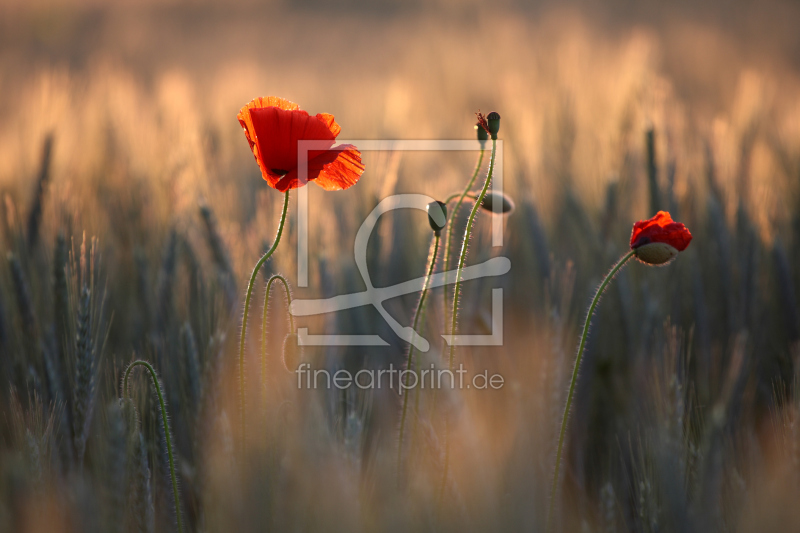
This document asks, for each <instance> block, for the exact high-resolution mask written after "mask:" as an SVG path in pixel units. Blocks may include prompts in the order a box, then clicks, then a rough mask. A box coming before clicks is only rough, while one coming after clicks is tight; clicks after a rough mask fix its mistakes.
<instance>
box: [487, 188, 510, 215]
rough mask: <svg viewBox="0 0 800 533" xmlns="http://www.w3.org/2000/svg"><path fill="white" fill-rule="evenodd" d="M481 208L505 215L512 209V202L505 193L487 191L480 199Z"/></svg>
mask: <svg viewBox="0 0 800 533" xmlns="http://www.w3.org/2000/svg"><path fill="white" fill-rule="evenodd" d="M481 209H484V210H486V211H489V212H490V213H494V214H496V215H507V214H509V213H511V212H512V211H513V210H514V202H513V201H512V200H511V198H509V197H508V196H506V195H505V194H502V193H499V192H488V193H486V196H484V197H483V200H482V201H481Z"/></svg>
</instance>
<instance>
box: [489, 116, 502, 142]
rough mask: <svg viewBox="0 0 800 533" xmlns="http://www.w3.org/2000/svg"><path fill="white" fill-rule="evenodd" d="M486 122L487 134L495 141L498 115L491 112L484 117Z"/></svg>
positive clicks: (498, 122)
mask: <svg viewBox="0 0 800 533" xmlns="http://www.w3.org/2000/svg"><path fill="white" fill-rule="evenodd" d="M486 122H487V123H488V125H489V133H490V134H491V135H492V139H497V132H498V131H500V113H498V112H497V111H492V112H491V113H489V114H488V115H487V116H486Z"/></svg>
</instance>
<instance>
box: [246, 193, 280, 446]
mask: <svg viewBox="0 0 800 533" xmlns="http://www.w3.org/2000/svg"><path fill="white" fill-rule="evenodd" d="M290 190H291V189H290ZM288 208H289V191H286V195H285V196H284V198H283V211H282V212H281V220H280V222H278V233H277V235H275V242H273V243H272V247H271V248H270V249H269V250H267V253H265V254H264V255H263V256H262V257H261V259H259V260H258V263H256V266H255V268H253V273H252V274H251V275H250V283H248V284H247V294H246V295H245V297H244V316H243V317H242V334H241V336H240V338H239V403H240V405H241V409H240V410H241V414H242V437H241V438H242V455H244V445H245V442H246V438H245V437H246V436H247V425H246V423H245V420H246V418H245V396H246V395H245V390H244V343H245V339H246V338H247V314H248V312H249V311H250V296H251V295H252V294H253V284H255V282H256V276H258V271H259V270H261V266H262V265H263V264H264V263H265V262H266V261H267V259H269V258H270V256H271V255H272V254H273V253H274V252H275V249H276V248H277V247H278V244H279V243H280V242H281V235H282V234H283V226H284V224H285V223H286V211H287V210H288Z"/></svg>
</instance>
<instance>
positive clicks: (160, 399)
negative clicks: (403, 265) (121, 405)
mask: <svg viewBox="0 0 800 533" xmlns="http://www.w3.org/2000/svg"><path fill="white" fill-rule="evenodd" d="M137 366H143V367H145V368H146V369H147V371H148V372H150V378H151V379H152V380H153V388H155V389H156V394H157V395H158V404H159V406H160V408H161V421H162V422H163V424H164V437H165V440H166V441H167V455H168V456H169V475H170V478H171V479H172V495H173V496H174V498H175V516H176V518H177V521H178V532H179V533H183V521H182V519H181V504H180V497H179V496H178V478H177V477H176V476H175V459H174V457H173V453H172V438H171V436H170V431H169V423H168V419H167V407H166V405H165V404H164V393H163V392H162V390H161V384H160V383H159V382H158V376H157V375H156V371H155V369H154V368H153V366H152V365H151V364H150V363H148V362H147V361H142V360H138V361H134V362H133V363H131V364H130V365H128V369H127V370H125V377H124V378H123V381H122V397H123V399H124V398H126V397H130V391H129V390H128V378H129V377H130V375H131V372H132V371H133V369H134V368H135V367H137Z"/></svg>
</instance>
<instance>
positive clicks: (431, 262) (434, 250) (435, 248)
mask: <svg viewBox="0 0 800 533" xmlns="http://www.w3.org/2000/svg"><path fill="white" fill-rule="evenodd" d="M440 240H441V237H440V235H439V232H438V231H437V232H436V233H435V234H434V237H433V244H432V246H431V252H430V256H429V257H428V268H427V272H426V274H425V282H424V283H423V284H422V294H421V295H420V297H419V302H418V303H417V310H416V311H415V312H414V326H413V329H414V333H413V335H414V337H412V339H411V345H410V346H409V348H408V358H407V359H406V370H411V369H412V368H413V367H414V366H418V365H413V364H412V361H415V360H414V359H413V357H414V340H415V337H416V334H417V325H418V324H419V321H420V319H421V317H422V316H423V315H424V314H425V302H426V296H427V295H428V285H429V283H430V280H431V274H432V273H433V268H434V267H435V266H436V255H437V254H438V253H439V241H440ZM405 378H406V379H405V383H404V385H405V388H406V395H405V396H404V397H403V413H402V415H401V416H400V433H399V435H398V437H397V481H398V484H399V482H400V472H401V467H402V464H403V431H404V430H405V422H406V412H407V409H408V396H409V394H410V393H409V392H408V374H405ZM415 389H416V390H415V393H417V394H418V391H419V389H418V387H415ZM401 390H402V389H401Z"/></svg>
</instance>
